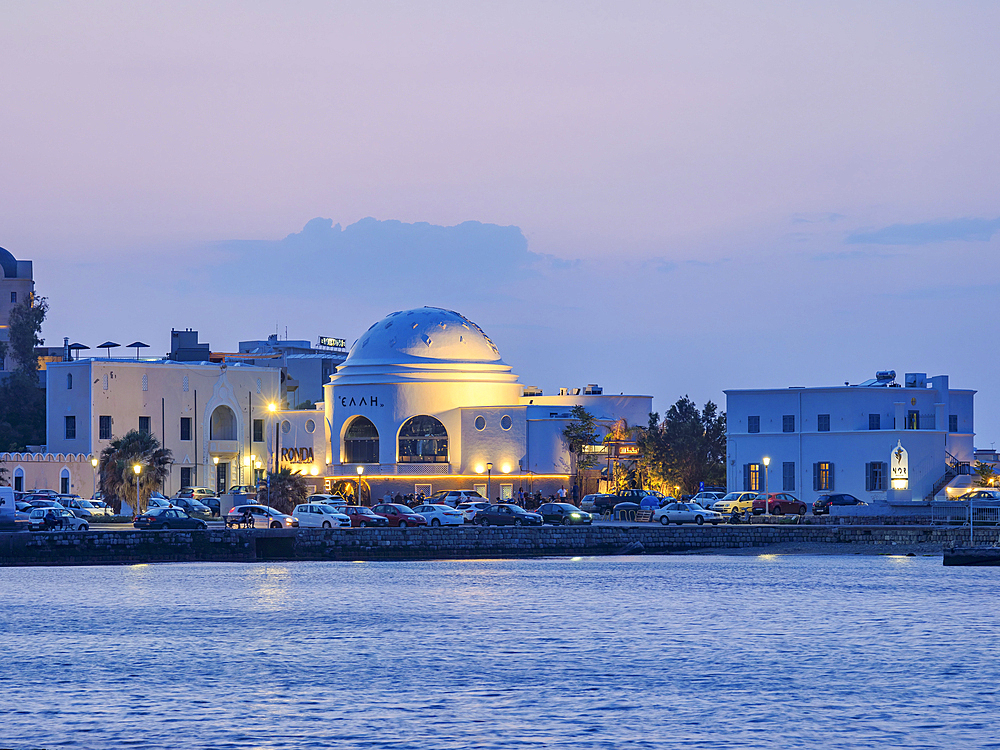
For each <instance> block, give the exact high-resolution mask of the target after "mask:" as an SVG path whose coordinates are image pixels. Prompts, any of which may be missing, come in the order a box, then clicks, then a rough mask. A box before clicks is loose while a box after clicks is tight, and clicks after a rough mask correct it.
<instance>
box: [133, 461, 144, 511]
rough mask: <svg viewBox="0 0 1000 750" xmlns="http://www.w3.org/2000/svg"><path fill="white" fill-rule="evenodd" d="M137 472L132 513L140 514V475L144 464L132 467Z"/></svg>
mask: <svg viewBox="0 0 1000 750" xmlns="http://www.w3.org/2000/svg"><path fill="white" fill-rule="evenodd" d="M132 471H134V472H135V507H134V508H132V515H135V516H137V515H139V475H140V474H142V464H135V465H134V466H133V467H132Z"/></svg>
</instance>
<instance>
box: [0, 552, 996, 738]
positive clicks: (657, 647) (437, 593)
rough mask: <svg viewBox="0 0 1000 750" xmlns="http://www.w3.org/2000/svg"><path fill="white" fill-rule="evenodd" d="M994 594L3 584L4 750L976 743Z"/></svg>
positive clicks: (910, 571) (933, 587)
mask: <svg viewBox="0 0 1000 750" xmlns="http://www.w3.org/2000/svg"><path fill="white" fill-rule="evenodd" d="M772 558H773V559H772ZM996 575H997V571H995V570H992V569H988V568H978V569H959V568H944V567H943V566H942V565H941V559H940V558H939V557H937V558H907V557H901V556H892V557H888V556H887V557H854V556H851V557H833V556H815V557H809V556H801V557H800V556H788V555H782V556H766V558H765V556H751V555H748V556H732V557H727V556H706V557H702V556H676V557H638V558H627V557H618V558H565V559H543V560H512V561H505V560H485V561H468V562H462V561H459V562H455V561H447V562H444V561H442V562H411V563H366V564H363V565H358V564H353V563H293V564H259V565H225V564H218V565H216V564H191V565H188V564H175V565H152V566H128V567H90V568H7V569H0V591H2V592H3V597H4V599H3V601H4V606H3V607H2V608H0V638H2V643H3V653H4V655H5V658H4V660H3V662H2V667H0V694H2V695H3V696H5V698H4V700H5V708H4V709H3V710H4V715H3V720H2V722H0V746H2V747H7V746H11V747H18V748H20V747H25V748H26V747H35V746H44V747H57V746H62V745H72V746H78V747H116V746H122V745H129V746H131V747H137V748H147V747H148V748H160V747H178V748H188V747H190V748H200V747H220V748H247V747H259V748H274V749H278V748H293V747H296V748H297V747H328V746H330V745H332V744H335V743H337V744H341V745H343V746H348V747H350V746H367V747H372V748H389V747H392V748H400V747H434V748H467V747H481V748H508V747H518V748H524V747H528V748H534V747H538V748H543V747H544V748H661V747H666V746H670V747H699V748H700V747H713V748H718V747H732V748H737V747H739V748H765V747H767V748H771V747H824V748H856V747H899V748H904V747H906V748H913V747H921V748H930V747H941V748H957V747H962V748H967V747H983V746H988V745H989V744H990V743H992V742H994V741H995V738H996V737H997V736H1000V732H998V731H997V730H998V729H1000V725H998V721H997V719H996V708H997V699H996V696H997V688H996V685H997V684H998V677H1000V675H998V672H1000V667H998V666H997V664H996V659H995V653H994V652H995V646H994V643H995V641H996V637H997V624H996V614H997V612H996V609H997V608H996V605H995V603H994V597H995V591H996V586H995V576H996Z"/></svg>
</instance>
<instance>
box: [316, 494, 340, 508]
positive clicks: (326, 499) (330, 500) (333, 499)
mask: <svg viewBox="0 0 1000 750" xmlns="http://www.w3.org/2000/svg"><path fill="white" fill-rule="evenodd" d="M306 502H307V503H322V504H323V505H329V506H331V507H333V508H343V507H344V506H346V505H347V501H346V500H345V499H344V498H342V497H341V496H340V495H323V494H319V495H310V496H309V497H307V498H306Z"/></svg>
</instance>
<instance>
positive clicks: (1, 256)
mask: <svg viewBox="0 0 1000 750" xmlns="http://www.w3.org/2000/svg"><path fill="white" fill-rule="evenodd" d="M0 268H2V269H3V275H4V276H5V277H6V278H8V279H16V278H17V261H16V260H15V259H14V256H13V255H11V254H10V251H9V250H4V249H3V248H2V247H0Z"/></svg>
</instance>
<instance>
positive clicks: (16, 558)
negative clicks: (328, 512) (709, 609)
mask: <svg viewBox="0 0 1000 750" xmlns="http://www.w3.org/2000/svg"><path fill="white" fill-rule="evenodd" d="M997 534H998V531H997V529H995V528H984V529H977V530H976V543H977V544H981V545H987V544H992V543H994V542H995V541H996V540H997ZM968 541H969V531H968V529H961V528H939V527H913V526H911V527H904V526H895V525H893V526H857V525H853V524H851V525H844V526H835V525H818V524H817V525H805V526H768V527H765V526H718V527H711V526H702V527H698V526H682V527H677V526H671V527H663V526H652V525H650V526H610V525H609V526H603V525H601V526H592V527H573V528H563V527H548V526H546V527H542V528H517V529H514V528H496V527H491V528H486V529H484V528H480V527H476V526H465V527H460V528H436V529H426V528H425V529H287V530H285V529H275V530H230V529H209V530H207V531H174V530H171V531H138V530H131V529H129V530H114V531H111V530H109V531H103V530H102V531H90V532H56V533H51V532H37V533H30V532H28V533H26V532H17V533H3V534H0V566H11V565H118V564H132V563H151V562H202V561H203V562H254V561H257V560H418V559H467V558H488V557H503V558H510V557H541V556H546V555H614V554H627V553H632V552H644V553H646V554H671V553H684V552H692V551H698V550H713V549H714V550H726V549H730V550H731V549H741V548H766V547H769V546H772V545H777V544H812V545H852V546H857V545H864V546H868V545H870V546H871V547H872V548H874V547H890V546H894V545H898V546H912V545H930V546H933V547H934V548H935V551H941V550H943V548H944V547H945V546H952V545H955V544H958V545H966V544H968ZM640 545H641V547H640ZM831 551H832V549H831Z"/></svg>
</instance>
